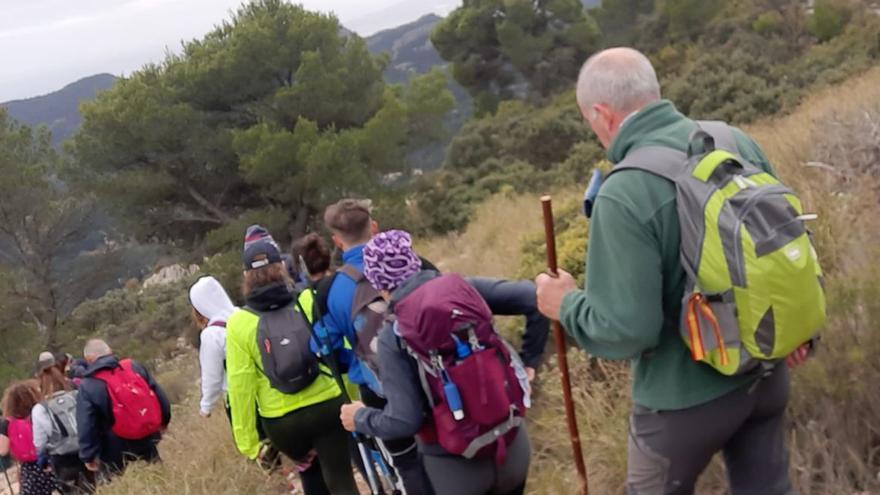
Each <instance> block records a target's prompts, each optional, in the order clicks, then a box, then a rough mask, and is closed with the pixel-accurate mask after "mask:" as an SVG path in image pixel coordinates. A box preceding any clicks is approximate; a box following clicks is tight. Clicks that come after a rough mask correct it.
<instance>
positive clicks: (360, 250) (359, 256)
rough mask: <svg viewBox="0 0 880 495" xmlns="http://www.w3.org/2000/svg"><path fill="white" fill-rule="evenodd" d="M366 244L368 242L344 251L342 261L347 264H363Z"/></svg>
mask: <svg viewBox="0 0 880 495" xmlns="http://www.w3.org/2000/svg"><path fill="white" fill-rule="evenodd" d="M364 246H366V244H361V245H359V246H355V247H353V248H351V249H349V250H348V251H345V252H344V253H342V262H343V263H344V264H346V265H357V264H363V262H364Z"/></svg>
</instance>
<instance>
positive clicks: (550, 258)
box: [541, 196, 590, 495]
mask: <svg viewBox="0 0 880 495" xmlns="http://www.w3.org/2000/svg"><path fill="white" fill-rule="evenodd" d="M541 206H542V207H543V209H544V237H545V239H546V243H547V269H548V271H549V272H550V276H551V277H554V278H555V277H558V276H559V272H558V271H557V266H556V228H555V227H554V224H553V203H552V199H551V198H550V196H543V197H541ZM551 324H552V326H553V339H554V340H555V341H556V359H557V360H558V361H559V372H560V374H561V375H562V397H563V399H564V402H565V418H566V419H567V420H568V434H569V436H570V437H571V450H572V453H573V454H574V464H575V467H576V468H577V474H578V479H579V480H580V484H581V487H580V490H579V491H578V493H579V494H582V495H589V493H590V488H589V486H588V484H587V467H586V465H585V464H584V454H583V452H582V451H581V437H580V434H579V433H578V426H577V418H576V417H575V411H574V400H572V397H571V377H570V376H569V373H568V357H567V355H566V353H565V333H564V332H563V330H562V325H561V324H560V323H559V320H553V321H552V322H551Z"/></svg>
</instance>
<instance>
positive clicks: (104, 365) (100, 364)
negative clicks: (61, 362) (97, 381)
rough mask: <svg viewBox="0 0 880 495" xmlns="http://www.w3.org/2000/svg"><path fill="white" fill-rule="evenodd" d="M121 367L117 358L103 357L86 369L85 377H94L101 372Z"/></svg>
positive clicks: (111, 356)
mask: <svg viewBox="0 0 880 495" xmlns="http://www.w3.org/2000/svg"><path fill="white" fill-rule="evenodd" d="M118 366H119V360H118V359H116V356H113V355H110V356H101V357H99V358H98V359H96V360H95V362H93V363H92V364H90V365H89V367H88V368H86V371H85V374H84V375H83V376H92V375H94V374H95V373H97V372H99V371H101V370H112V369H114V368H116V367H118Z"/></svg>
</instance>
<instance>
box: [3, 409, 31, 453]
mask: <svg viewBox="0 0 880 495" xmlns="http://www.w3.org/2000/svg"><path fill="white" fill-rule="evenodd" d="M7 420H8V421H9V426H8V427H7V429H6V436H8V437H9V452H10V453H11V454H12V457H14V458H15V459H16V460H17V461H18V462H21V463H27V462H36V461H37V449H36V447H34V429H33V427H32V426H31V418H29V417H28V418H7Z"/></svg>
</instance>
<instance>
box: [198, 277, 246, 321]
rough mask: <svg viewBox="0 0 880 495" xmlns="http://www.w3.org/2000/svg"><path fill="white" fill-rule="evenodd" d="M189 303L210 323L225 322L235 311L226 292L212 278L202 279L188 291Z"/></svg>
mask: <svg viewBox="0 0 880 495" xmlns="http://www.w3.org/2000/svg"><path fill="white" fill-rule="evenodd" d="M189 301H190V303H191V304H192V305H193V307H194V308H196V311H198V312H199V314H201V315H202V316H204V317H205V318H207V319H208V321H210V322H212V323H213V322H215V321H223V322H225V321H226V320H227V319H228V318H229V316H231V315H232V313H233V312H234V311H235V306H234V305H233V304H232V301H231V300H230V299H229V295H227V294H226V290H224V289H223V286H222V285H220V282H218V281H217V279H216V278H214V277H210V276H209V277H202V278H200V279H199V280H198V281H197V282H196V283H195V284H193V286H192V287H190V289H189Z"/></svg>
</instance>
